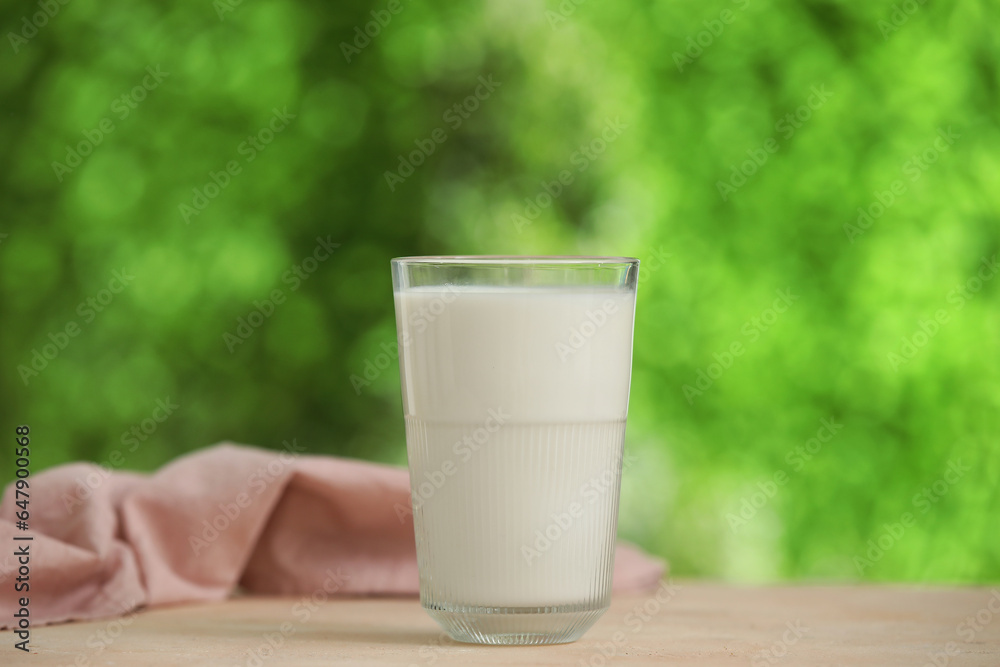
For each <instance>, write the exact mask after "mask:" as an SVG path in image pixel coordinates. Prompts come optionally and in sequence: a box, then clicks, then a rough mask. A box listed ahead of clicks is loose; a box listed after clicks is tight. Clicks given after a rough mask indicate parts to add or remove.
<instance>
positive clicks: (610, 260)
mask: <svg viewBox="0 0 1000 667" xmlns="http://www.w3.org/2000/svg"><path fill="white" fill-rule="evenodd" d="M392 263H393V264H427V265H435V266H448V265H452V266H459V265H480V266H531V265H549V266H551V265H558V266H567V267H572V266H595V265H596V266H608V265H638V264H639V260H638V259H637V258H635V257H614V256H602V255H423V256H420V255H414V256H411V257H394V258H393V259H392Z"/></svg>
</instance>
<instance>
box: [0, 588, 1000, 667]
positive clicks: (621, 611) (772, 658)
mask: <svg viewBox="0 0 1000 667" xmlns="http://www.w3.org/2000/svg"><path fill="white" fill-rule="evenodd" d="M310 607H312V608H310ZM991 607H992V608H991ZM977 615H978V620H977V618H976V617H977ZM0 639H2V640H3V641H4V645H3V646H0V664H2V665H12V664H16V665H22V664H23V665H36V666H39V667H40V666H42V665H46V666H48V665H78V666H79V667H85V666H86V665H121V666H122V667H132V666H136V667H142V666H143V665H186V666H189V665H220V666H227V665H244V666H247V667H263V666H264V665H267V666H271V665H324V666H328V665H336V664H362V663H364V664H375V665H416V666H417V667H429V666H431V665H470V666H472V665H514V664H525V665H574V666H585V665H593V666H594V667H602V666H603V665H607V664H610V665H619V664H621V665H699V666H700V667H708V666H712V665H751V667H758V666H771V665H787V666H789V667H791V666H793V665H795V666H797V665H816V666H819V665H824V666H825V665H872V666H879V667H882V666H885V665H908V666H912V667H922V666H923V665H934V666H935V667H944V666H945V665H954V666H956V667H963V666H966V665H984V666H985V665H989V666H990V667H997V666H998V665H1000V590H997V589H985V588H964V589H955V588H914V587H903V586H864V587H838V586H829V587H823V586H784V587H769V588H744V587H735V586H727V585H720V584H710V583H701V582H680V583H677V584H673V586H672V587H671V586H670V585H668V584H667V583H664V584H663V585H662V586H661V589H660V590H659V591H658V597H657V596H656V595H643V596H628V597H626V596H622V597H616V598H615V600H614V602H613V604H612V607H611V609H610V611H608V613H607V614H605V615H604V617H603V618H602V619H601V620H600V621H598V623H597V625H595V626H594V627H593V628H592V629H591V630H590V631H589V632H588V633H587V634H586V635H585V636H584V637H583V639H581V640H580V641H578V642H576V643H573V644H563V645H557V646H535V647H516V646H515V647H506V646H477V645H471V644H456V643H454V642H452V641H451V640H450V639H448V638H447V637H446V636H444V635H442V633H441V632H440V630H439V629H438V627H437V626H436V625H435V624H434V622H433V621H431V619H430V618H429V617H428V616H427V614H426V613H424V611H423V610H422V609H421V608H420V604H419V602H418V601H417V600H415V599H348V600H332V601H329V602H326V603H322V604H316V605H313V604H312V603H311V602H309V601H308V599H306V603H305V604H304V603H303V599H302V598H246V597H245V598H238V599H234V600H230V601H228V602H222V603H214V604H200V605H190V606H180V607H172V608H164V609H156V610H152V611H145V612H141V613H138V614H135V615H133V616H131V617H125V618H123V619H118V620H103V621H97V622H88V623H70V624H64V625H58V626H51V627H39V628H35V629H34V630H33V632H32V653H31V654H30V655H29V654H24V653H21V652H20V651H16V650H14V649H13V647H12V644H13V641H14V638H13V635H12V634H11V633H9V632H4V633H0ZM272 646H274V647H276V648H273V647H272Z"/></svg>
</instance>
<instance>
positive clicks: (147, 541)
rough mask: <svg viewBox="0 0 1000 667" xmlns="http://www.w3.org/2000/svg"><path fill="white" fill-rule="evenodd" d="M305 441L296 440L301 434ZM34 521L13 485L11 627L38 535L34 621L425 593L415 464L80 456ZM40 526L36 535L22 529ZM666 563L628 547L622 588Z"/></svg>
mask: <svg viewBox="0 0 1000 667" xmlns="http://www.w3.org/2000/svg"><path fill="white" fill-rule="evenodd" d="M293 448H294V446H293ZM29 481H30V484H31V486H30V489H29V493H30V501H29V505H28V509H29V511H30V518H29V526H30V529H29V530H28V531H27V532H23V531H20V530H18V529H17V528H16V525H15V522H16V520H17V519H16V512H17V511H18V510H19V508H18V507H16V506H15V494H14V485H13V484H11V485H9V486H8V487H7V489H6V491H5V493H4V496H3V502H2V503H0V544H2V545H4V546H3V553H4V554H5V556H4V557H2V558H0V590H2V593H0V624H2V625H0V627H4V628H6V627H10V626H11V618H12V614H13V613H14V611H15V610H16V604H17V594H16V593H15V592H14V582H15V579H16V578H17V577H18V576H19V575H18V567H19V564H18V562H17V561H18V559H17V557H16V556H14V555H13V551H14V547H11V546H10V545H29V550H30V580H29V582H28V583H29V585H30V591H29V594H30V597H31V604H30V611H31V619H32V623H33V624H42V623H56V622H60V621H67V620H71V619H89V618H98V617H105V616H117V615H121V614H124V613H127V612H129V611H130V610H132V609H135V608H137V607H141V606H152V605H160V604H167V603H176V602H193V601H200V600H219V599H223V598H225V597H227V596H228V595H230V593H232V591H233V590H234V589H235V588H236V587H237V586H241V587H243V588H244V589H245V590H246V591H247V592H249V593H261V594H281V595H293V594H312V593H315V592H317V591H319V590H325V591H326V592H327V593H329V594H330V595H412V594H416V593H417V592H418V580H417V562H416V552H415V546H414V539H413V523H412V517H411V516H410V514H409V512H408V508H409V506H410V497H409V496H410V491H409V487H410V485H409V476H408V475H407V472H406V470H405V469H401V468H395V467H390V466H385V465H379V464H374V463H366V462H361V461H352V460H347V459H339V458H333V457H326V456H306V455H302V454H300V453H299V452H297V451H286V452H281V453H278V452H273V451H268V450H263V449H257V448H254V447H246V446H242V445H232V444H220V445H215V446H213V447H209V448H207V449H204V450H201V451H198V452H195V453H193V454H189V455H187V456H184V457H181V458H180V459H178V460H176V461H174V462H172V463H170V464H169V465H167V466H165V467H164V468H162V469H160V470H159V471H158V472H156V473H154V474H152V475H142V474H137V473H130V472H111V471H110V470H108V469H106V468H102V467H100V466H97V465H95V464H92V463H70V464H67V465H62V466H58V467H56V468H52V469H50V470H46V471H44V472H42V473H40V474H38V475H33V476H31V477H30V478H29ZM25 535H33V536H34V539H33V540H32V541H30V542H26V541H22V542H15V541H13V540H12V538H13V537H14V536H25ZM664 569H665V566H664V564H663V563H662V562H661V561H659V560H655V559H652V558H650V557H649V556H646V555H645V554H643V553H642V552H640V551H639V550H637V549H636V548H634V547H630V546H627V545H619V547H618V553H617V558H616V559H615V572H614V590H615V591H629V590H632V591H636V590H644V589H651V588H655V587H656V586H657V585H658V582H659V581H660V579H661V577H662V576H663V573H664Z"/></svg>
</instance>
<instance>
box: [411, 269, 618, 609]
mask: <svg viewBox="0 0 1000 667" xmlns="http://www.w3.org/2000/svg"><path fill="white" fill-rule="evenodd" d="M395 298H396V318H397V322H398V323H399V331H400V335H399V338H400V341H399V342H400V372H401V379H402V387H403V412H404V415H405V417H406V439H407V450H408V455H409V461H410V482H411V488H412V491H413V503H414V516H413V518H414V524H415V528H416V537H417V557H418V561H419V565H420V578H421V595H422V598H423V603H424V605H425V606H427V607H429V608H439V609H468V608H477V607H504V608H512V607H513V608H524V607H539V606H557V605H574V604H577V603H581V604H592V603H593V602H594V601H599V600H605V599H606V598H607V596H608V595H610V584H611V576H610V572H611V567H610V566H611V561H613V558H614V539H615V530H616V523H617V514H618V489H619V481H620V474H619V473H620V469H619V468H620V465H621V454H622V446H623V442H624V435H625V415H626V412H627V408H628V390H629V376H630V371H631V364H632V320H633V314H634V310H635V296H634V294H633V293H629V292H626V291H624V290H619V289H613V288H593V289H589V290H587V291H585V290H583V289H580V288H489V287H461V288H450V287H449V288H411V289H406V290H404V291H403V292H397V293H396V295H395Z"/></svg>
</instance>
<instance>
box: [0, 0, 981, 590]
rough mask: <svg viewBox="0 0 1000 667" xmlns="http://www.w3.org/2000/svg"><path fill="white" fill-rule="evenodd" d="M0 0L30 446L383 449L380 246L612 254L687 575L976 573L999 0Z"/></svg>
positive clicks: (652, 454)
mask: <svg viewBox="0 0 1000 667" xmlns="http://www.w3.org/2000/svg"><path fill="white" fill-rule="evenodd" d="M578 1H579V0H578ZM45 7H48V9H47V10H46V9H45ZM53 7H54V8H55V9H54V10H53ZM45 11H48V12H49V13H52V16H51V17H49V16H47V15H44V14H38V12H45ZM372 12H375V13H374V15H373V14H372ZM387 17H388V18H387ZM372 21H375V23H370V22H372ZM32 24H35V25H41V27H37V28H36V29H35V30H34V31H32ZM366 24H370V25H366ZM0 25H2V26H3V30H4V33H5V35H6V37H5V44H4V45H3V49H5V50H4V51H3V53H2V56H0V58H2V63H3V64H2V67H0V95H2V107H0V109H2V118H3V122H2V124H0V147H2V155H3V156H4V158H5V160H4V163H5V168H4V169H3V170H2V171H0V198H2V211H3V217H2V222H0V234H2V236H0V294H2V298H0V299H2V300H0V312H2V315H0V317H2V333H0V354H2V369H3V375H2V392H3V399H4V400H3V405H4V417H5V419H4V420H3V421H4V423H5V426H4V428H5V429H7V431H8V433H9V434H11V435H12V434H13V428H14V425H15V424H16V423H27V424H30V425H31V428H32V434H33V446H34V447H33V466H34V468H35V470H36V471H37V470H41V469H43V468H46V467H49V466H53V465H56V464H59V463H62V462H66V461H70V460H76V459H88V460H94V461H100V462H109V461H111V459H110V458H109V457H112V455H114V454H115V453H116V452H117V453H118V454H120V456H121V458H122V459H123V461H119V463H120V465H121V467H124V468H132V469H140V470H149V469H153V468H155V467H157V466H159V465H162V464H163V463H164V462H166V461H168V460H170V459H171V458H173V457H176V456H178V455H180V454H183V453H185V452H189V451H192V450H195V449H198V448H200V447H204V446H206V445H208V444H210V443H214V442H217V441H220V440H234V441H239V442H245V443H252V444H257V445H261V446H265V447H279V446H280V443H281V442H282V441H283V440H287V439H292V438H296V439H297V440H298V442H299V443H305V444H306V445H307V446H308V448H309V449H310V451H312V452H323V453H329V454H339V455H345V456H352V457H362V458H366V459H371V460H377V461H386V462H392V463H398V464H403V463H404V462H405V447H404V438H403V420H402V417H401V408H400V396H399V379H398V364H397V363H396V361H395V359H394V358H390V356H389V355H386V356H382V357H380V355H383V354H384V350H385V347H383V346H389V349H391V343H392V342H393V341H394V339H395V333H394V319H393V309H392V300H391V284H390V274H389V258H391V257H393V256H399V255H414V254H474V253H511V254H609V255H610V254H614V255H634V256H637V257H639V258H641V259H642V260H643V262H644V270H643V274H642V277H641V282H640V287H639V297H638V311H637V316H636V332H635V352H634V373H633V380H632V398H631V410H630V425H629V435H628V445H627V446H628V449H629V452H630V453H631V454H632V455H633V456H634V457H635V461H636V464H634V465H631V466H630V467H629V468H628V469H627V471H626V472H625V480H624V490H623V504H622V516H621V523H620V532H621V534H622V536H623V537H626V538H628V539H631V540H634V541H635V542H637V543H639V544H640V545H642V546H644V547H645V548H647V549H649V550H651V551H653V552H655V553H657V554H660V555H662V556H664V557H666V558H667V559H669V560H670V562H671V565H672V568H673V570H674V572H675V573H676V574H680V575H688V576H690V575H698V576H710V577H717V578H724V579H729V580H742V581H770V580H780V579H794V578H810V579H839V580H850V579H858V578H861V579H873V580H886V579H893V580H914V581H980V582H982V581H996V580H998V579H1000V531H998V530H997V511H998V509H1000V502H998V499H1000V496H998V491H997V489H998V485H1000V445H998V436H1000V417H998V415H1000V355H998V349H1000V280H991V279H990V278H992V274H991V273H990V269H989V268H988V267H989V264H990V258H992V257H994V256H995V255H996V254H997V253H998V252H1000V115H998V109H1000V76H998V62H1000V31H998V28H997V26H1000V7H998V5H997V3H996V2H963V3H955V4H954V5H953V4H952V3H943V2H927V3H925V4H919V3H917V2H915V1H914V0H908V2H895V3H893V2H885V1H880V2H861V1H856V2H832V1H831V2H791V1H780V0H774V1H772V2H763V1H759V2H758V1H757V0H739V1H738V2H729V1H720V0H714V1H712V2H655V3H654V2H636V3H604V2H596V1H595V0H589V1H587V0H582V1H579V4H574V3H573V2H572V0H565V1H563V2H562V3H559V2H557V1H556V0H545V1H539V0H488V1H487V2H468V1H466V0H459V1H452V2H447V3H445V2H439V3H424V2H412V1H410V0H402V1H401V2H400V3H398V4H397V3H396V2H388V1H385V2H383V1H382V0H375V1H374V2H355V1H348V2H340V3H336V4H333V5H331V4H329V3H325V2H318V1H316V0H311V1H310V0H285V1H280V0H246V1H245V2H237V0H232V1H227V0H217V1H216V2H215V4H212V3H211V2H208V0H202V1H200V2H181V3H176V4H174V3H171V4H169V5H164V4H162V3H155V2H148V1H139V2H137V1H134V0H133V1H130V2H125V1H124V0H105V1H103V2H97V1H96V0H73V1H72V2H71V3H69V4H67V5H65V6H63V5H59V4H58V2H50V3H48V4H46V3H45V2H43V3H41V5H39V4H31V3H5V4H4V5H3V8H2V9H0ZM366 29H367V30H368V31H369V32H370V33H372V34H374V36H373V37H367V38H364V36H363V31H364V30H366ZM375 33H377V34H375ZM147 68H150V69H148V70H147ZM150 72H153V73H156V76H153V74H150ZM480 77H482V79H480ZM481 81H487V82H488V83H489V86H488V87H484V86H485V84H482V83H481ZM477 89H478V91H479V97H478V98H477V97H476V91H477ZM470 96H472V97H470ZM455 105H459V107H458V108H457V109H456V108H455ZM275 110H277V111H278V112H279V115H283V117H284V119H283V120H276V119H275ZM286 110H287V111H286ZM292 116H294V117H292ZM609 122H610V123H611V124H612V125H614V126H616V128H617V129H615V130H610V131H608V130H606V127H607V125H608V123H609ZM435 130H438V132H437V133H436V134H435ZM442 133H443V135H442ZM602 133H604V136H603V138H602ZM441 136H444V137H445V139H444V141H443V143H442V142H440V141H439V140H440V138H441ZM942 136H947V137H948V139H947V140H945V139H943V138H940V139H939V137H942ZM434 137H436V139H435V138H434ZM935 142H937V143H935ZM421 146H423V152H424V153H429V152H430V150H429V146H431V147H433V149H434V150H433V152H432V153H430V154H429V155H425V154H421V153H417V154H414V153H413V152H414V151H419V150H421V149H420V147H421ZM74 155H75V157H74ZM401 161H403V162H406V163H409V164H410V165H411V166H413V173H412V174H411V175H408V176H406V177H405V178H404V179H403V180H402V182H399V181H398V180H397V179H396V178H393V177H387V172H390V171H391V172H396V173H397V174H399V173H400V169H401ZM417 162H419V163H420V164H417ZM54 163H58V164H54ZM227 168H229V169H230V171H229V173H228V174H227V173H225V172H226V170H227ZM402 170H403V172H402V173H403V174H404V175H406V174H409V169H408V167H407V166H406V165H405V164H404V165H403V166H402ZM563 170H567V171H569V172H570V173H571V175H572V182H571V183H570V184H569V185H567V186H565V187H564V188H563V191H562V192H561V193H560V194H559V196H557V197H555V198H554V199H546V197H545V196H544V195H543V193H544V192H545V190H544V189H543V188H544V186H543V182H552V181H555V180H556V179H557V178H558V177H559V174H560V172H562V171H563ZM741 170H742V174H741V173H740V171H741ZM213 175H214V176H213ZM213 178H214V182H215V183H216V184H219V185H224V187H214V188H213V186H212V184H213ZM550 189H553V188H551V186H550ZM526 199H528V200H529V201H527V202H526ZM531 200H534V201H533V203H532V201H531ZM182 205H184V206H188V207H190V208H184V206H182ZM859 208H860V209H861V210H862V211H864V212H865V214H866V216H868V217H864V216H861V214H860V213H859ZM859 217H860V220H859ZM845 226H846V227H845ZM318 237H319V238H322V239H329V241H328V243H336V244H340V245H339V247H337V248H336V249H335V250H334V251H333V253H332V255H331V256H330V257H329V258H328V259H326V260H325V261H315V262H313V261H312V260H307V258H310V257H314V252H315V250H316V248H317V243H318V242H317V238H318ZM320 254H323V253H322V252H321V253H320ZM984 257H985V258H986V263H985V264H984V260H983V258H984ZM296 266H298V267H300V269H299V270H300V271H302V274H301V275H297V274H296V273H295V269H294V268H293V267H296ZM310 269H311V272H310ZM993 270H994V271H995V269H993ZM115 271H119V272H121V271H124V275H125V278H126V281H127V285H125V286H124V288H123V289H122V285H121V283H119V282H115V281H114V280H113V279H114V277H115V275H114V272H115ZM128 276H133V277H134V278H132V279H129V278H128ZM977 276H978V277H977ZM109 286H110V287H111V288H114V289H116V290H119V291H118V292H117V293H115V292H114V291H112V290H111V289H109ZM275 290H280V296H281V297H282V298H283V299H284V302H283V303H280V304H277V305H275V306H274V309H273V312H272V313H270V316H269V317H266V318H265V317H263V315H252V313H253V312H255V302H261V307H262V308H263V310H265V311H267V310H269V309H268V305H267V304H264V303H262V302H263V301H264V300H267V299H270V298H271V296H272V293H273V292H274V291H275ZM779 290H780V291H782V292H783V293H785V294H786V300H787V301H789V302H790V303H791V305H790V306H787V307H785V302H780V303H779V305H780V306H781V310H784V312H780V313H779V312H778V311H777V310H769V309H772V308H773V307H774V305H775V300H776V299H778V298H779V296H778V294H777V291H779ZM786 290H787V292H786ZM88 299H93V300H94V303H91V304H88ZM95 304H96V305H95ZM936 316H937V318H938V319H935V317H936ZM240 318H243V319H244V320H246V321H247V326H248V327H249V328H248V329H242V333H247V332H250V335H249V336H248V337H246V339H245V340H244V338H243V337H242V336H241V334H240V330H239V329H240ZM255 323H256V324H258V325H259V326H251V325H255ZM74 324H75V326H76V327H79V329H78V330H77V329H75V328H74V326H73V325H74ZM68 325H69V326H70V329H71V330H73V331H77V335H75V336H72V337H70V336H69V335H68V334H66V335H65V338H64V337H63V335H62V334H65V332H66V329H67V326H68ZM60 332H62V333H60ZM226 334H229V336H233V337H236V338H232V337H226ZM235 340H238V341H239V343H236V342H234V341H235ZM60 343H63V344H65V347H64V349H58V346H59V344H60ZM735 343H739V345H738V346H735V349H737V350H742V353H741V354H740V355H739V356H733V357H732V358H730V357H728V356H727V354H729V351H730V350H731V348H733V346H734V344H735ZM46 346H50V347H48V348H47V349H46ZM52 346H55V347H52ZM230 348H231V349H232V351H230ZM36 352H37V353H38V354H37V355H36ZM46 353H48V355H49V357H51V358H45V355H46ZM893 355H896V356H893ZM33 363H34V364H35V367H34V368H32V364H33ZM713 364H718V365H716V366H713ZM378 366H381V367H382V368H378ZM39 369H40V370H39ZM366 372H367V374H368V375H367V376H366V375H365V373H366ZM352 376H353V377H354V380H353V381H352ZM359 378H360V379H363V380H364V381H365V383H362V382H359V381H358V379H359ZM369 381H370V383H369ZM685 385H688V388H687V389H685ZM692 388H694V389H695V390H697V392H699V393H695V391H693V390H692ZM158 400H159V401H163V402H165V403H166V402H167V401H168V400H169V402H172V403H173V404H176V406H177V407H176V408H171V414H170V416H169V417H168V418H166V419H165V421H163V422H162V423H157V422H155V421H152V418H153V416H154V414H158V415H161V416H162V415H163V412H162V411H161V412H156V408H157V401H158ZM823 419H826V420H833V422H834V423H835V424H837V425H842V428H840V429H838V430H837V432H836V433H835V434H834V435H833V437H832V438H831V437H828V435H829V432H828V431H821V430H820V429H821V427H822V426H823V422H822V421H821V420H823ZM154 427H155V428H154ZM133 428H136V429H138V432H137V433H138V434H137V435H136V434H133V433H130V431H131V429H133ZM143 428H145V429H146V431H152V432H151V433H147V432H144V431H143ZM818 435H820V436H823V439H824V440H827V442H821V441H820V440H819V439H818V438H817V436H818ZM812 438H817V439H816V440H814V441H812V442H810V439H812ZM797 448H802V449H801V450H799V449H797ZM810 450H811V452H810ZM117 456H118V455H115V457H116V458H115V460H119V459H118V458H117ZM807 457H808V458H807ZM956 462H957V463H956ZM950 464H953V466H952V470H953V471H952V472H951V473H948V475H947V478H946V473H947V471H948V469H949V465H950ZM111 465H112V467H114V465H115V464H113V463H112V464H111ZM956 466H957V467H956ZM955 470H959V471H963V472H961V474H960V475H959V474H958V473H957V472H955ZM0 474H2V477H3V479H4V480H9V479H11V478H12V477H13V464H12V456H11V454H9V453H5V454H3V455H2V456H0ZM776 477H777V478H778V481H775V478H776ZM782 480H783V481H782ZM939 480H940V481H939ZM924 489H927V490H928V492H927V493H924ZM921 494H924V495H921ZM905 513H910V514H912V516H913V521H912V523H913V525H912V526H909V527H907V528H906V530H905V531H904V532H903V534H902V535H901V536H894V535H893V527H892V524H893V523H896V522H900V521H901V518H902V517H903V516H904V514H905ZM886 524H889V528H888V529H887V528H886V527H885V526H886ZM869 541H871V542H869ZM880 541H881V545H880V544H879V542H880ZM873 546H874V547H879V549H878V550H876V551H872V547H873ZM859 558H860V559H864V560H859Z"/></svg>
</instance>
